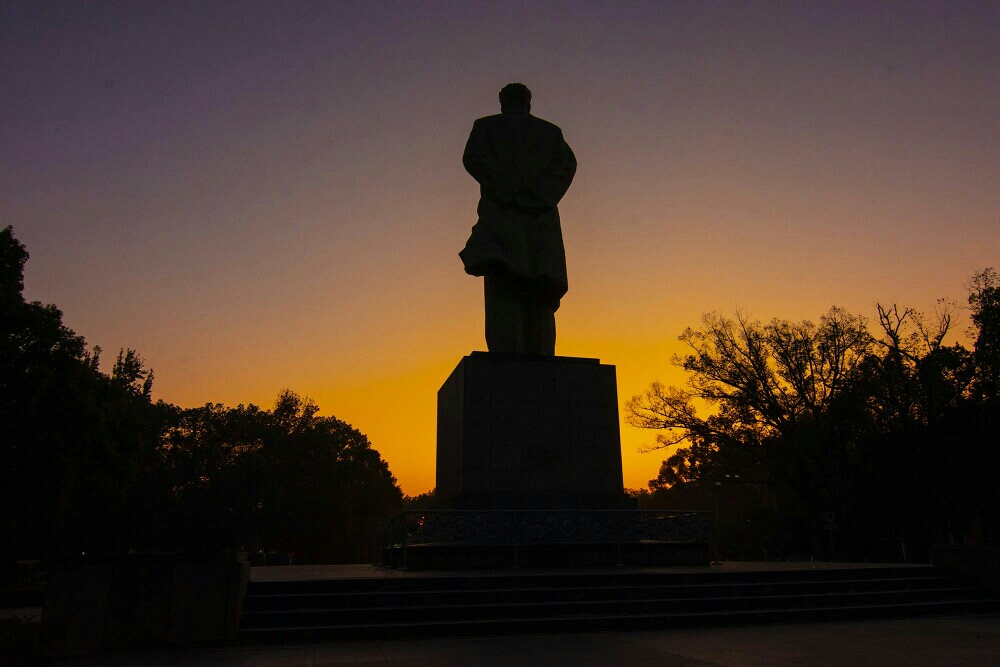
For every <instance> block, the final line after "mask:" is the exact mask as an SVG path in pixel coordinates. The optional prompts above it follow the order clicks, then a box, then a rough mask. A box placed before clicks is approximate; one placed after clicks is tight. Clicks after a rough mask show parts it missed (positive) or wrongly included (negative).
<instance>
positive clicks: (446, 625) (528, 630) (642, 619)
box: [238, 600, 1000, 644]
mask: <svg viewBox="0 0 1000 667" xmlns="http://www.w3.org/2000/svg"><path fill="white" fill-rule="evenodd" d="M998 609H1000V606H998V605H997V603H996V601H990V600H971V601H970V600H959V601H948V602H921V603H912V604H905V605H889V606H860V607H837V608H827V607H818V608H802V609H795V610H788V609H772V610H754V611H722V612H704V613H683V614H673V613H663V614H642V615H636V616H619V615H613V616H601V615H591V616H583V617H581V616H567V617H551V618H546V619H543V620H539V619H525V618H515V619H501V620H459V621H423V622H411V623H372V624H362V625H347V626H326V625H322V626H292V627H270V628H253V629H250V628H241V629H240V631H239V633H238V639H239V641H240V642H241V643H246V644H261V643H285V642H316V641H341V640H376V639H387V638H405V637H440V636H453V637H454V636H489V635H500V634H555V633H563V632H587V631H598V630H600V631H627V630H654V629H657V630H662V629H670V628H682V627H707V626H718V625H745V624H762V623H797V622H806V621H835V620H858V619H868V618H893V617H906V616H921V615H955V614H977V613H990V612H995V611H997V610H998Z"/></svg>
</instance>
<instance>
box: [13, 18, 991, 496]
mask: <svg viewBox="0 0 1000 667" xmlns="http://www.w3.org/2000/svg"><path fill="white" fill-rule="evenodd" d="M510 81H522V82H524V83H526V84H528V85H529V86H530V87H531V88H532V90H533V91H534V104H533V111H534V112H535V113H536V114H537V115H539V116H542V117H544V118H547V119H548V120H551V121H553V122H555V123H557V124H559V125H560V126H561V127H562V128H563V130H564V133H565V136H566V138H567V140H568V141H569V142H570V144H571V145H572V146H573V149H574V150H575V152H576V154H577V157H578V159H579V161H580V170H579V172H578V175H577V179H576V182H575V183H574V185H573V187H572V188H571V189H570V192H569V194H568V195H567V197H566V199H565V200H564V202H563V205H562V206H561V211H562V217H563V226H564V235H565V237H566V246H567V255H568V263H569V272H570V275H569V278H570V292H569V295H568V296H567V298H566V300H565V301H564V305H563V308H562V309H561V310H560V312H559V316H558V326H559V340H558V342H557V351H558V352H559V353H560V354H567V355H575V356H590V357H600V358H601V359H602V360H604V361H605V362H606V363H613V364H616V365H617V366H618V374H619V397H620V398H621V399H622V400H624V399H625V398H627V397H628V396H631V395H632V394H634V393H638V392H639V391H642V390H643V389H644V388H645V386H646V385H648V383H649V382H651V381H652V380H655V379H660V380H662V381H664V382H667V383H675V382H680V381H681V380H682V379H683V377H682V375H681V374H679V373H678V372H677V371H676V370H675V369H673V368H672V367H671V366H670V363H669V359H670V355H671V353H673V352H676V351H678V348H677V343H676V337H677V335H678V334H679V333H680V332H681V331H682V330H683V329H684V327H687V326H695V325H697V323H698V317H699V315H700V314H701V313H702V312H706V311H711V310H719V311H721V312H723V313H732V312H733V311H734V310H735V309H736V308H742V309H744V310H746V311H748V312H750V313H751V315H753V316H755V317H758V318H761V319H770V318H771V317H782V318H789V319H804V318H811V319H816V318H817V317H818V316H819V315H820V314H821V313H823V312H825V311H826V310H827V309H828V308H829V307H830V306H831V305H835V304H836V305H841V306H844V307H846V308H848V309H849V310H851V311H852V312H856V313H861V314H865V315H867V316H869V317H871V316H872V315H873V314H874V304H875V303H876V302H877V301H882V302H892V301H896V302H899V303H900V304H901V305H912V306H916V307H918V308H921V309H924V310H930V309H931V308H932V307H933V304H934V300H935V299H937V298H939V297H949V298H953V299H956V300H958V301H963V302H964V297H965V293H964V290H963V283H965V282H966V281H967V280H968V278H969V277H970V276H971V275H972V273H974V272H975V271H978V270H981V269H983V268H985V267H986V266H990V265H993V266H997V265H1000V259H998V258H1000V253H998V250H1000V231H998V230H1000V224H998V223H1000V213H998V212H1000V187H998V186H997V183H1000V150H998V146H1000V112H998V109H1000V99H998V97H1000V3H998V2H976V3H966V2H900V3H893V2H884V3H881V2H880V3H874V2H847V3H845V2H831V3H809V2H789V3H774V2H769V3H755V2H734V3H713V2H689V3H666V2H649V3H622V2H607V3H597V2H590V3H588V2H551V3H527V2H495V3H476V2H449V3H446V2H432V3H422V2H412V1H411V2H390V3H380V2H361V3H349V2H316V3H303V2H274V3H261V2H231V3H218V2H192V3H185V2H163V3H158V2H103V3H83V2H65V3H62V2H59V3H56V2H49V3H45V2H9V1H3V2H0V151H2V155H3V159H2V161H0V224H2V225H7V224H10V225H13V227H14V232H15V234H16V235H17V237H18V238H19V239H20V240H21V241H22V242H23V243H25V244H26V245H27V247H28V250H29V252H30V253H31V260H30V261H29V263H28V269H27V276H26V293H27V296H28V298H29V299H38V300H41V301H44V302H46V303H56V304H57V305H58V306H59V307H60V308H62V309H63V311H64V313H65V320H66V323H67V324H68V325H69V326H70V327H72V328H74V329H75V330H76V331H77V332H78V333H80V334H82V335H84V336H86V337H87V339H88V341H89V342H90V343H91V344H99V345H101V346H102V347H104V348H105V350H107V353H106V355H107V356H111V357H113V356H114V353H115V352H116V351H117V349H118V348H119V347H122V346H128V347H133V348H136V349H138V350H139V352H140V353H141V354H142V355H143V356H144V357H145V358H146V359H147V361H148V362H149V364H150V365H151V366H152V367H153V368H154V369H155V370H156V375H157V380H156V385H155V386H154V396H155V397H157V398H163V399H164V400H167V401H171V402H174V403H178V404H180V405H184V406H191V405H198V404H201V403H204V402H206V401H223V402H226V403H229V404H236V403H241V402H242V403H246V402H255V403H258V404H262V405H270V404H271V402H272V401H273V399H274V397H275V396H276V395H277V393H278V391H279V390H280V389H281V388H282V387H285V386H288V387H291V388H293V389H295V390H297V391H299V392H300V393H303V394H308V395H310V396H312V397H313V398H315V399H316V400H317V401H318V402H319V404H320V406H321V408H323V412H324V413H326V414H335V415H336V416H338V417H340V418H342V419H345V420H347V421H349V422H351V423H352V424H354V425H355V426H357V427H358V428H360V429H361V430H362V431H364V432H365V433H367V434H368V435H369V436H370V437H371V438H372V441H373V443H374V445H375V446H376V447H377V448H378V449H379V450H380V451H381V452H382V453H383V455H384V456H385V457H386V459H387V460H388V461H389V463H390V466H391V467H392V469H393V471H394V472H395V473H396V474H397V475H398V476H399V478H400V481H401V483H402V484H403V487H404V489H405V490H406V491H407V492H410V493H416V492H419V491H423V490H426V489H427V488H430V486H432V485H433V472H434V461H433V460H434V418H435V417H434V409H435V408H434V405H435V403H434V396H435V392H436V390H437V388H438V387H439V386H440V384H441V383H442V382H443V381H444V379H445V378H446V377H447V375H448V372H449V371H450V370H451V368H453V367H454V365H455V364H456V363H457V362H458V360H459V359H460V358H461V356H462V355H464V354H467V353H468V352H469V351H471V350H473V349H484V347H485V343H484V342H483V335H482V294H481V282H480V281H478V280H474V279H472V278H469V277H467V276H465V275H464V273H463V272H462V267H461V263H460V261H459V260H458V257H457V252H458V250H459V249H461V247H462V245H463V244H464V241H465V238H466V237H467V235H468V230H469V228H470V227H471V226H472V224H473V223H474V222H475V204H476V199H477V196H478V191H477V188H476V186H475V183H474V182H473V181H472V180H471V178H470V177H469V176H468V175H467V174H465V173H464V171H463V169H462V166H461V152H462V148H463V146H464V143H465V139H466V138H467V136H468V131H469V129H470V128H471V125H472V121H473V120H474V119H475V118H476V117H478V116H483V115H487V114H490V113H496V112H497V111H498V109H497V102H496V94H497V91H498V90H499V89H500V87H501V86H503V85H504V84H505V83H508V82H510ZM967 324H968V322H967V321H966V322H965V324H964V325H962V327H964V326H965V325H967ZM962 327H960V328H962ZM651 440H652V435H651V434H648V433H642V432H636V431H635V430H633V429H631V428H629V427H624V429H623V455H624V456H625V473H626V484H627V485H629V486H633V487H634V486H640V485H643V484H644V483H645V480H648V479H649V478H651V477H653V476H655V473H656V469H657V468H658V466H659V461H660V460H661V459H662V458H663V457H662V456H658V455H656V454H647V455H637V454H635V449H636V447H637V446H638V445H639V444H641V443H643V442H650V441H651Z"/></svg>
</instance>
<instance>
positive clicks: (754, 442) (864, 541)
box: [626, 270, 1000, 559]
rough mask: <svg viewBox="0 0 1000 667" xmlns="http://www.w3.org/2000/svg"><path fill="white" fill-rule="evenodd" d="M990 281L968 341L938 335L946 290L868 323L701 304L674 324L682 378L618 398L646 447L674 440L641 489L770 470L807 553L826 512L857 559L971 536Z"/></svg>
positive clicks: (980, 490)
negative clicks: (681, 382)
mask: <svg viewBox="0 0 1000 667" xmlns="http://www.w3.org/2000/svg"><path fill="white" fill-rule="evenodd" d="M997 282H998V281H997V279H996V277H995V274H992V273H990V270H987V271H984V272H982V273H980V274H977V276H975V277H974V279H973V283H972V286H971V287H970V297H969V301H970V304H971V305H972V312H973V323H974V325H975V326H976V329H975V333H978V338H977V341H976V346H975V352H970V351H969V350H967V349H966V348H964V347H962V346H961V345H958V344H951V345H949V344H946V342H945V341H946V338H947V336H948V334H949V332H950V331H951V329H952V324H953V314H954V312H955V311H956V309H957V306H956V304H954V303H951V302H948V301H944V300H942V301H939V302H938V306H937V308H936V309H935V312H934V313H933V315H932V316H931V317H925V316H924V315H923V314H921V313H919V312H917V311H915V310H913V309H910V308H899V307H898V306H896V305H892V306H882V305H879V306H878V309H877V310H878V329H877V330H878V331H879V334H878V335H877V336H873V335H871V334H870V333H869V331H868V328H867V324H866V322H865V320H864V319H863V318H861V317H855V316H850V315H847V314H846V313H845V312H844V311H842V310H840V309H837V308H833V309H831V310H830V311H829V312H828V313H827V314H826V315H824V316H823V317H822V318H820V321H819V324H818V325H816V326H814V325H813V324H812V323H810V322H802V323H791V322H788V321H783V320H772V321H771V322H770V323H769V324H767V325H763V324H760V323H759V322H751V321H749V320H748V319H747V318H745V317H743V316H742V315H737V316H736V318H735V319H728V318H724V317H721V316H719V315H717V314H710V315H706V316H704V317H703V320H702V323H703V326H702V328H701V329H699V330H692V329H688V330H686V331H685V332H684V333H683V334H682V335H681V337H680V338H681V340H682V341H684V342H685V343H687V345H688V347H689V348H690V349H691V353H689V354H688V355H685V356H684V357H676V358H675V363H676V364H678V365H680V366H681V367H682V368H684V370H685V371H687V372H688V373H689V378H688V382H687V384H686V386H684V387H681V388H677V387H671V388H664V387H663V386H662V385H660V384H659V383H653V384H652V385H651V386H650V389H649V390H647V392H646V393H645V394H643V395H639V396H634V397H633V398H632V399H631V400H629V401H628V403H627V405H626V410H627V414H626V417H627V419H628V421H629V422H630V423H631V424H633V425H635V426H639V427H642V428H653V429H661V430H663V431H664V432H663V433H660V434H659V435H658V436H657V444H656V445H655V446H653V447H651V448H650V449H661V448H668V447H669V448H674V447H676V449H673V451H672V453H671V455H670V456H669V457H668V458H667V459H666V460H665V461H664V462H663V465H662V467H661V469H660V472H659V475H658V476H657V478H656V479H655V480H651V482H650V489H651V490H652V494H653V495H652V499H654V500H655V499H656V498H657V497H659V498H660V500H658V501H657V502H664V500H663V498H665V496H664V495H663V494H664V493H668V492H670V491H671V490H672V489H674V488H678V487H679V486H682V485H685V484H689V483H693V484H697V483H699V482H701V481H712V480H717V481H719V480H724V479H727V478H728V477H727V476H735V474H742V475H743V478H744V479H746V476H747V473H748V472H749V473H751V475H752V476H753V477H754V478H755V479H758V480H759V479H764V478H770V480H771V483H772V484H773V487H774V492H775V494H776V495H775V501H776V503H777V502H780V503H781V504H782V505H783V506H784V507H786V508H787V507H789V506H801V507H803V508H804V509H805V512H806V516H808V518H809V523H810V524H811V527H807V530H809V531H811V533H812V538H811V540H812V546H811V547H807V548H810V549H811V550H812V551H814V552H815V551H816V550H817V549H819V548H821V547H820V546H818V545H820V540H819V539H818V533H819V532H820V528H821V525H822V522H820V520H819V517H820V516H821V515H828V513H833V514H834V515H835V516H836V517H840V520H839V521H837V523H839V524H840V529H839V530H840V533H839V534H840V544H841V546H840V548H839V550H840V551H841V552H842V553H847V552H849V551H850V552H852V553H853V554H854V556H855V557H857V558H889V559H898V558H913V557H917V558H925V557H927V556H928V549H929V547H930V545H931V544H932V543H933V542H934V541H936V540H941V539H956V537H955V536H958V538H959V539H981V538H982V537H981V536H984V535H987V534H988V533H989V532H990V531H991V530H995V529H996V526H997V519H998V514H1000V512H998V503H997V500H996V499H994V498H993V497H992V496H993V495H995V494H992V487H993V482H992V480H994V479H995V478H996V476H997V475H998V474H1000V469H998V465H997V462H996V458H997V457H996V456H995V455H994V452H993V447H992V444H991V443H992V439H991V438H993V437H995V436H993V435H991V434H995V432H996V428H997V424H996V415H997V410H996V409H995V405H996V403H995V400H996V385H995V384H994V383H993V381H992V380H991V375H990V374H991V372H993V370H992V369H995V367H996V366H995V360H994V359H993V358H992V357H991V355H993V354H995V353H994V351H993V350H995V347H991V345H992V343H991V342H990V341H989V339H988V337H989V336H990V335H995V334H991V332H995V329H996V327H993V328H991V327H992V326H993V323H995V322H997V321H1000V318H998V317H997V312H998V311H1000V306H998V304H1000V299H998V298H997V297H998V292H997V287H998V286H997ZM984 335H985V336H986V339H984ZM991 401H993V402H992V403H991ZM705 407H707V408H708V410H707V416H702V415H701V414H699V411H698V409H699V408H701V409H703V410H704V408H705ZM977 535H979V536H980V537H976V536H977ZM830 547H831V548H832V541H831V544H830Z"/></svg>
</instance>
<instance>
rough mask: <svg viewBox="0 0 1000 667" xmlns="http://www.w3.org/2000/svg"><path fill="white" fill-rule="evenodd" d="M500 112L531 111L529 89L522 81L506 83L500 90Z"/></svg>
mask: <svg viewBox="0 0 1000 667" xmlns="http://www.w3.org/2000/svg"><path fill="white" fill-rule="evenodd" d="M500 111H501V112H502V113H528V112H530V111H531V91H530V90H528V87H527V86H526V85H524V84H523V83H508V84H507V85H506V86H504V87H503V88H502V89H501V90H500Z"/></svg>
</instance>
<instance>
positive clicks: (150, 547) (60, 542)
mask: <svg viewBox="0 0 1000 667" xmlns="http://www.w3.org/2000/svg"><path fill="white" fill-rule="evenodd" d="M27 259H28V253H27V251H26V250H25V248H24V246H23V245H22V244H21V243H19V242H18V241H17V239H16V238H15V237H14V234H13V231H12V230H11V228H10V227H7V228H6V229H4V230H2V231H0V549H2V552H0V564H2V565H0V566H2V567H6V566H9V565H10V564H11V563H13V562H14V561H16V560H18V559H38V558H48V557H51V556H55V555H59V554H79V553H93V552H125V551H129V550H137V551H144V550H145V551H171V550H179V551H180V550H183V551H200V550H218V549H244V550H250V551H253V552H257V553H260V552H268V553H280V554H285V555H291V557H292V558H293V559H294V560H295V561H297V562H345V561H353V562H358V561H363V560H365V559H370V558H371V557H372V556H373V555H374V549H375V544H374V540H375V530H376V527H377V524H378V523H379V522H380V521H381V520H382V519H383V518H385V517H387V516H389V515H390V514H392V513H395V512H396V511H398V510H399V507H400V505H401V501H402V493H401V491H400V489H399V487H398V485H397V484H396V479H395V478H394V477H393V476H392V474H391V473H390V471H389V468H388V465H387V464H386V462H385V461H384V460H382V458H381V456H380V455H379V453H378V451H376V450H375V449H373V448H372V447H371V444H370V443H369V442H368V439H367V437H365V436H364V435H363V434H362V433H360V432H359V431H357V430H356V429H354V428H352V427H351V426H350V425H349V424H346V423H345V422H342V421H340V420H339V419H336V418H334V417H320V416H318V415H317V412H318V407H317V406H316V405H315V404H314V403H313V402H312V401H310V400H308V399H302V398H300V397H299V396H297V395H296V394H295V393H293V392H291V391H288V390H285V391H283V392H282V393H281V394H280V396H279V397H278V399H277V401H276V403H275V406H274V408H273V409H270V410H266V409H261V408H258V407H257V406H254V405H249V406H243V405H240V406H237V407H235V408H229V407H225V406H223V405H219V404H209V405H206V406H204V407H200V408H191V409H183V408H179V407H177V406H174V405H170V404H168V403H164V402H163V401H158V402H156V403H154V402H153V401H152V400H151V390H152V384H153V373H152V371H151V370H148V369H147V368H146V367H145V366H144V363H143V360H142V359H141V358H140V356H139V355H138V354H137V353H136V352H135V351H134V350H123V351H121V352H120V353H119V354H118V357H117V360H116V362H115V363H114V365H113V368H112V370H111V373H110V375H109V374H106V373H104V372H102V371H101V370H100V352H101V351H100V348H94V349H92V350H88V349H87V347H86V343H85V341H84V339H83V337H82V336H78V335H77V334H75V333H74V332H73V331H72V330H70V329H69V328H67V327H66V326H65V325H64V324H63V323H62V313H61V312H60V311H59V310H58V309H57V308H56V307H55V306H53V305H43V304H41V303H38V302H33V303H28V302H26V301H25V300H24V296H23V290H24V281H23V275H24V265H25V262H26V261H27Z"/></svg>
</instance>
